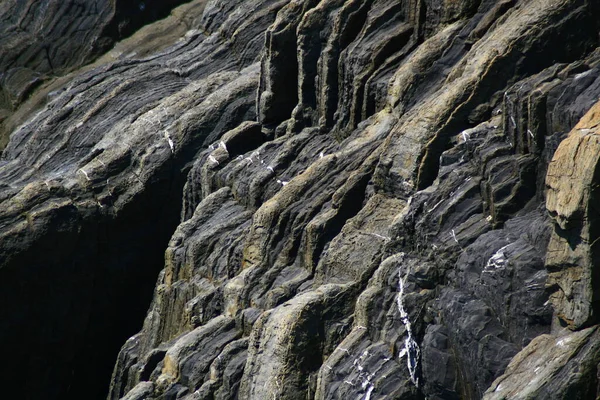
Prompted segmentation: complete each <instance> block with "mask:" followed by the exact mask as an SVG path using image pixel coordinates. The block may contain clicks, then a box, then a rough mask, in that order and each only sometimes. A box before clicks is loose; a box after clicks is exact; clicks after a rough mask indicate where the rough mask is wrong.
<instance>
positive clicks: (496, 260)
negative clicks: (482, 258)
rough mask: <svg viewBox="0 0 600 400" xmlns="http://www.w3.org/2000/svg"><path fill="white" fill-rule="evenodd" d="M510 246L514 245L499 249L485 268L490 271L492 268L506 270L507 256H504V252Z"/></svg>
mask: <svg viewBox="0 0 600 400" xmlns="http://www.w3.org/2000/svg"><path fill="white" fill-rule="evenodd" d="M510 245H512V243H510V244H507V245H506V246H503V247H501V248H499V249H498V250H497V251H496V252H495V253H494V254H493V255H492V256H491V257H490V258H489V260H488V262H487V264H486V266H485V268H486V269H490V268H494V269H498V268H504V266H505V265H506V256H505V255H504V250H506V248H507V247H509V246H510Z"/></svg>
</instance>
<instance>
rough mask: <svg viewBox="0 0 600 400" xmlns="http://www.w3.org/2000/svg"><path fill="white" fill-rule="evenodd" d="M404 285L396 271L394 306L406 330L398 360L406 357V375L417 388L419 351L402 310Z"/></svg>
mask: <svg viewBox="0 0 600 400" xmlns="http://www.w3.org/2000/svg"><path fill="white" fill-rule="evenodd" d="M405 284H406V281H405V279H403V278H402V273H401V271H400V270H398V297H396V304H397V305H398V311H399V312H400V321H402V324H404V327H405V328H406V339H405V340H404V348H403V349H402V350H400V353H399V354H398V358H400V359H401V358H402V357H404V356H406V365H407V366H408V373H409V374H410V380H411V381H412V383H414V385H415V386H416V387H419V377H418V376H417V367H418V365H419V358H420V354H421V349H420V348H419V345H418V344H417V342H416V341H415V339H414V336H413V332H412V326H411V323H410V320H409V318H408V312H406V309H405V308H404V285H405Z"/></svg>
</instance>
